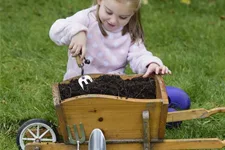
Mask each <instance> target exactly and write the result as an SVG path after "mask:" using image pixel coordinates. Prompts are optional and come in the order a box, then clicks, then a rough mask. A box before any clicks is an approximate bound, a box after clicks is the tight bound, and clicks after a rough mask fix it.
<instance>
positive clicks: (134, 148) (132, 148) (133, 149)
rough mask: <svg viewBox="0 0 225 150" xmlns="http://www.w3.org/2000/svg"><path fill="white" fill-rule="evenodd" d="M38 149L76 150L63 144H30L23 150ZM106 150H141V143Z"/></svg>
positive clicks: (110, 146) (108, 146) (81, 148)
mask: <svg viewBox="0 0 225 150" xmlns="http://www.w3.org/2000/svg"><path fill="white" fill-rule="evenodd" d="M36 147H39V148H40V150H76V148H77V147H76V146H75V145H65V144H63V143H48V144H46V143H32V144H27V145H26V148H25V150H34V149H35V148H36ZM79 150H88V145H80V149H79ZM107 150H143V146H142V143H129V144H107Z"/></svg>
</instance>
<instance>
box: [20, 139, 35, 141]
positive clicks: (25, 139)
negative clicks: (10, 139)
mask: <svg viewBox="0 0 225 150" xmlns="http://www.w3.org/2000/svg"><path fill="white" fill-rule="evenodd" d="M22 140H23V141H35V138H22Z"/></svg>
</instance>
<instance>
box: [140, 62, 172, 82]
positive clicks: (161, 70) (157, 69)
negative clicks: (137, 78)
mask: <svg viewBox="0 0 225 150" xmlns="http://www.w3.org/2000/svg"><path fill="white" fill-rule="evenodd" d="M152 73H155V74H162V75H163V74H171V71H170V70H169V69H168V67H166V66H159V65H158V64H156V63H151V64H149V66H148V69H147V71H146V72H145V74H144V75H143V78H147V77H148V76H149V75H151V74H152Z"/></svg>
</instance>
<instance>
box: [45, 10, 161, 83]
mask: <svg viewBox="0 0 225 150" xmlns="http://www.w3.org/2000/svg"><path fill="white" fill-rule="evenodd" d="M95 14H96V6H93V7H91V8H88V9H85V10H81V11H79V12H77V13H76V14H74V15H73V16H71V17H68V18H66V19H58V20H56V21H55V23H54V24H53V25H52V27H51V29H50V31H49V36H50V38H51V39H52V41H54V42H55V43H56V44H57V45H69V44H70V41H71V38H72V37H73V36H74V35H75V34H77V33H78V32H80V31H86V33H87V45H86V47H87V52H86V55H85V57H86V58H87V59H89V60H90V62H91V63H90V64H89V65H88V64H85V65H84V74H95V73H101V74H124V70H125V67H126V65H127V63H128V62H129V64H130V67H131V69H132V71H133V72H134V73H138V74H141V73H145V72H146V69H147V68H146V66H147V65H148V64H149V63H152V62H155V63H157V64H159V65H160V66H161V65H163V63H162V61H161V60H160V59H159V58H158V57H155V56H153V55H152V53H151V52H149V51H147V50H146V48H145V45H144V43H142V42H141V41H140V42H138V43H137V42H136V43H132V42H131V38H130V35H129V34H128V33H127V34H125V35H124V36H122V33H121V30H122V29H120V30H119V31H115V32H108V31H106V32H107V34H108V36H107V37H104V36H103V35H102V33H101V31H100V29H99V26H98V22H97V20H96V17H95ZM79 75H81V69H80V68H79V67H78V65H77V63H76V60H75V59H74V58H73V57H72V56H71V54H70V53H69V51H68V63H67V72H66V73H65V75H64V80H66V79H69V78H72V77H74V76H79Z"/></svg>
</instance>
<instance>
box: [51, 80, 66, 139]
mask: <svg viewBox="0 0 225 150" xmlns="http://www.w3.org/2000/svg"><path fill="white" fill-rule="evenodd" d="M52 95H53V102H54V106H55V110H56V115H57V119H58V129H59V134H60V135H62V137H63V140H64V142H66V143H67V142H68V134H67V131H66V123H65V117H64V114H63V112H62V108H61V105H60V101H61V97H60V94H59V88H58V84H55V85H53V87H52Z"/></svg>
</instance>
